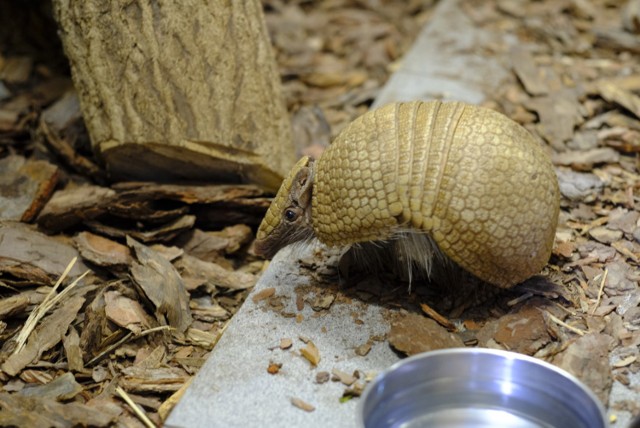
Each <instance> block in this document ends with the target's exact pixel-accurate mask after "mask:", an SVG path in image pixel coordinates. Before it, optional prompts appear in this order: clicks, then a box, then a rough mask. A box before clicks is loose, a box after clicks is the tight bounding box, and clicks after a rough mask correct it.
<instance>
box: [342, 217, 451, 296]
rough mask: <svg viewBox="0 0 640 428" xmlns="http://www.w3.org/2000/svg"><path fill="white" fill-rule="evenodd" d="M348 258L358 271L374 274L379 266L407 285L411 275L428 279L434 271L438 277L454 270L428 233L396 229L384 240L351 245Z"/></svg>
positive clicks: (449, 260)
mask: <svg viewBox="0 0 640 428" xmlns="http://www.w3.org/2000/svg"><path fill="white" fill-rule="evenodd" d="M348 257H349V262H350V263H352V264H353V266H354V267H355V268H356V269H357V270H363V271H370V272H375V271H376V270H380V267H381V266H382V267H385V270H387V269H389V268H392V269H393V271H394V272H396V274H398V275H400V277H401V278H402V279H405V280H408V281H409V286H411V282H412V279H413V274H414V272H415V273H418V276H419V277H421V278H423V279H427V280H431V279H433V278H432V275H433V273H434V268H437V270H438V272H437V273H438V274H439V273H441V272H444V271H449V270H451V269H453V268H454V267H455V264H454V263H453V262H452V261H451V259H449V258H448V257H447V256H446V255H445V254H444V253H442V251H441V250H440V248H439V247H438V245H437V244H436V243H435V241H434V240H433V239H432V238H431V236H430V235H429V234H428V233H426V232H424V231H421V230H416V229H402V230H397V231H395V232H394V234H393V235H392V236H391V237H390V238H388V239H386V240H384V241H371V242H362V243H358V244H354V245H353V246H352V248H351V250H350V251H349V253H348Z"/></svg>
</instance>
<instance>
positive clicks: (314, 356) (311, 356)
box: [300, 341, 320, 366]
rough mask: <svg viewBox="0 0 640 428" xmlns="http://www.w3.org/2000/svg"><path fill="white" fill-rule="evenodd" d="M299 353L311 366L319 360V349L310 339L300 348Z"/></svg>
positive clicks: (315, 364)
mask: <svg viewBox="0 0 640 428" xmlns="http://www.w3.org/2000/svg"><path fill="white" fill-rule="evenodd" d="M300 354H301V355H302V356H303V357H305V358H306V359H307V360H308V361H309V362H310V363H311V365H312V366H317V365H318V363H319V362H320V351H319V350H318V348H317V347H316V345H315V344H314V343H313V342H312V341H309V342H308V343H307V346H305V347H304V348H300Z"/></svg>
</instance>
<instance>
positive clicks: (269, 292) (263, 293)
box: [251, 287, 276, 303]
mask: <svg viewBox="0 0 640 428" xmlns="http://www.w3.org/2000/svg"><path fill="white" fill-rule="evenodd" d="M274 294H276V289H275V288H274V287H268V288H265V289H263V290H260V291H258V292H257V293H254V294H253V296H251V300H253V303H258V302H260V301H262V300H265V299H268V298H269V297H271V296H273V295H274Z"/></svg>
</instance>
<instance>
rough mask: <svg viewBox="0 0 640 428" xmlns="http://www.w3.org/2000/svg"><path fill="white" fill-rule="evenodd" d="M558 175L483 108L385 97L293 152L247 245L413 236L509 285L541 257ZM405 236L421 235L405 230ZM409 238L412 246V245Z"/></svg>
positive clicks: (527, 138) (533, 146)
mask: <svg viewBox="0 0 640 428" xmlns="http://www.w3.org/2000/svg"><path fill="white" fill-rule="evenodd" d="M558 210H559V191H558V182H557V178H556V175H555V172H554V169H553V166H552V164H551V162H550V160H549V158H548V156H547V155H546V153H545V152H544V150H543V148H542V147H541V145H540V144H539V143H538V142H537V141H536V140H535V139H534V138H533V137H532V135H531V134H529V132H528V131H526V130H525V129H524V128H523V127H521V126H520V125H518V124H517V123H515V122H514V121H512V120H510V119H509V118H507V117H505V116H504V115H502V114H500V113H497V112H495V111H493V110H489V109H485V108H480V107H476V106H472V105H468V104H464V103H460V102H445V103H443V102H439V101H432V102H419V101H416V102H408V103H395V104H390V105H387V106H385V107H383V108H380V109H378V110H373V111H370V112H368V113H366V114H364V115H362V116H361V117H359V118H357V119H356V120H355V121H353V122H352V123H351V124H350V125H349V126H348V127H347V128H346V129H345V130H344V131H343V132H342V133H340V135H338V137H337V138H336V139H335V141H334V142H333V144H332V145H331V146H330V147H329V148H328V149H327V150H326V151H325V152H324V153H323V155H322V156H321V157H320V159H318V160H317V161H314V160H312V159H309V158H308V157H305V158H302V159H301V160H300V161H298V163H297V164H296V166H295V167H294V168H293V170H292V171H291V172H290V174H289V176H288V177H287V178H286V179H285V181H284V182H283V184H282V186H281V188H280V190H279V192H278V194H277V196H276V197H275V199H274V201H273V203H272V205H271V206H270V208H269V210H268V211H267V214H266V216H265V218H264V220H263V221H262V224H261V225H260V228H259V230H258V235H257V240H256V243H255V248H256V252H257V253H258V254H262V255H264V256H266V257H272V256H273V255H274V254H275V253H276V252H277V251H278V250H279V249H280V248H282V247H284V246H286V245H288V244H291V243H293V242H296V241H300V240H307V239H311V238H314V237H315V238H317V239H319V240H320V241H321V242H322V243H324V244H327V245H329V246H339V247H349V246H351V245H353V244H358V243H364V242H370V241H382V242H393V241H394V240H396V239H400V238H402V239H408V238H409V239H411V240H412V242H418V243H420V242H423V243H424V246H425V248H424V251H420V249H419V248H418V249H417V250H416V249H415V248H414V249H413V250H412V254H405V255H404V256H406V257H410V258H413V259H414V261H415V262H417V264H419V265H422V266H425V268H428V267H429V262H428V261H427V262H420V259H423V258H425V257H426V258H429V257H431V255H432V254H434V249H433V248H431V247H433V246H434V245H435V246H436V247H437V248H436V249H435V253H437V254H444V255H445V256H446V257H445V258H448V259H450V260H452V261H453V262H455V263H456V264H457V265H458V266H460V267H462V268H463V269H465V270H466V271H468V272H470V273H471V274H473V275H475V276H476V277H478V278H480V279H481V280H483V281H485V282H488V283H490V284H493V285H496V286H499V287H505V288H506V287H510V286H513V285H515V284H517V283H519V282H522V281H523V280H525V279H527V278H529V277H530V276H532V275H534V274H536V273H538V272H539V271H540V270H541V269H542V268H543V267H544V266H545V264H546V263H547V261H548V259H549V256H550V254H551V248H552V245H553V240H554V235H555V230H556V224H557V219H558ZM416 236H422V237H426V239H415V237H416ZM413 246H414V247H415V245H413Z"/></svg>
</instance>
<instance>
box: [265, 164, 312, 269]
mask: <svg viewBox="0 0 640 428" xmlns="http://www.w3.org/2000/svg"><path fill="white" fill-rule="evenodd" d="M312 189H313V160H312V159H310V158H309V157H308V156H305V157H303V158H302V159H300V160H299V161H298V163H296V164H295V166H294V167H293V169H292V170H291V172H290V173H289V175H288V176H287V178H285V180H284V181H283V182H282V185H281V186H280V190H278V194H277V195H276V197H275V198H274V199H273V202H272V203H271V206H270V207H269V210H268V211H267V214H266V215H265V216H264V219H263V220H262V223H261V224H260V227H259V228H258V236H257V239H256V242H255V247H254V248H255V252H256V254H258V255H261V256H263V257H266V258H272V257H273V256H274V255H275V254H276V253H277V252H278V250H280V249H281V248H283V247H286V246H287V245H289V244H293V243H294V242H298V241H301V240H307V239H309V238H312V237H313V228H312V226H311V202H312V200H311V199H312Z"/></svg>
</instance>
